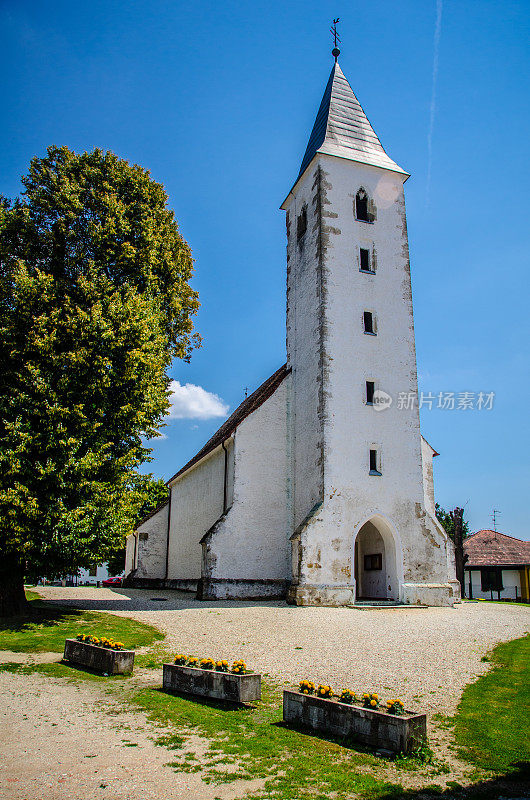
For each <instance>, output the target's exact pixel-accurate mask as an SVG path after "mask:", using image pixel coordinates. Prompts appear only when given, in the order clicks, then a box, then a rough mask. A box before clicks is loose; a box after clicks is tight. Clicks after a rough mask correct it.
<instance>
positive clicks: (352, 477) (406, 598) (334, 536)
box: [282, 51, 460, 605]
mask: <svg viewBox="0 0 530 800" xmlns="http://www.w3.org/2000/svg"><path fill="white" fill-rule="evenodd" d="M334 55H335V56H337V55H338V51H334ZM408 177H409V175H408V174H407V173H406V172H405V171H404V170H403V169H401V167H399V166H398V165H397V164H396V163H395V162H394V161H392V159H391V158H389V156H388V155H387V154H386V152H385V151H384V149H383V146H382V145H381V142H380V141H379V139H378V137H377V135H376V133H375V132H374V130H373V128H372V126H371V125H370V123H369V121H368V119H367V117H366V115H365V114H364V111H363V110H362V108H361V106H360V104H359V102H358V100H357V98H356V97H355V95H354V93H353V91H352V89H351V87H350V85H349V83H348V81H347V80H346V78H345V77H344V74H343V73H342V70H341V68H340V66H339V64H338V62H337V61H336V60H335V64H334V66H333V69H332V71H331V75H330V78H329V81H328V84H327V86H326V90H325V92H324V96H323V98H322V102H321V104H320V108H319V110H318V114H317V117H316V120H315V124H314V127H313V130H312V132H311V136H310V138H309V143H308V146H307V150H306V153H305V155H304V158H303V161H302V165H301V168H300V173H299V175H298V178H297V180H296V182H295V184H294V186H293V188H292V189H291V191H290V192H289V195H288V196H287V198H286V200H285V201H284V203H283V205H282V208H283V209H284V210H285V211H286V218H287V219H286V225H287V366H288V369H290V370H291V376H290V380H289V383H288V387H287V390H288V400H287V431H288V474H287V486H288V515H289V519H290V522H289V524H288V528H289V529H290V530H291V531H294V532H293V534H292V536H291V553H292V577H291V581H292V582H291V586H290V589H289V592H288V599H289V601H290V602H293V603H296V604H298V605H312V604H325V605H345V604H350V603H355V602H359V601H361V602H362V601H363V599H367V600H368V599H370V600H371V601H372V602H373V600H374V599H378V600H381V601H384V600H387V601H390V600H392V601H395V602H405V603H414V604H417V603H425V604H428V605H449V604H452V603H453V602H454V601H455V600H456V599H458V598H459V596H460V588H459V584H458V582H457V580H456V577H455V568H454V551H453V546H452V543H451V541H450V540H448V537H447V536H446V534H445V531H444V530H443V528H442V527H441V526H440V525H439V523H438V522H437V520H436V518H435V512H434V493H433V488H432V458H433V455H436V453H435V451H433V450H432V448H431V447H430V446H429V445H428V444H427V443H426V442H425V440H423V439H422V437H421V434H420V426H419V413H418V408H417V388H418V387H417V374H416V352H415V344H414V322H413V314H412V293H411V279H410V265H409V249H408V238H407V222H406V215H405V199H404V191H403V184H404V182H405V181H406V180H407V178H408ZM399 398H401V402H399ZM403 398H406V399H407V402H405V403H403ZM409 398H414V399H415V401H416V402H414V403H413V404H412V403H411V402H410V401H409ZM390 401H391V402H390ZM403 406H405V407H403Z"/></svg>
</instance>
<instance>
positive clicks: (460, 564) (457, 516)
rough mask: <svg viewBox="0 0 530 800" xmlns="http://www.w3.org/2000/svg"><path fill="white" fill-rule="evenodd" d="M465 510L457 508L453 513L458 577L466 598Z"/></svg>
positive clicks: (463, 595)
mask: <svg viewBox="0 0 530 800" xmlns="http://www.w3.org/2000/svg"><path fill="white" fill-rule="evenodd" d="M463 515H464V509H463V508H455V510H454V511H453V519H454V522H455V565H456V577H457V579H458V581H459V582H460V587H461V596H462V597H465V596H466V581H465V572H464V563H465V559H464V538H463V525H462V523H463V520H462V517H463Z"/></svg>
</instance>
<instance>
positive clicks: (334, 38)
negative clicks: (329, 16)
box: [329, 17, 340, 63]
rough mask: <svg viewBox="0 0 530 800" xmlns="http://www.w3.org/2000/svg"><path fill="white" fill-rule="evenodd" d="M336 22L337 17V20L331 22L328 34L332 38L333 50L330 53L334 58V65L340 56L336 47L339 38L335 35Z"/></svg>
mask: <svg viewBox="0 0 530 800" xmlns="http://www.w3.org/2000/svg"><path fill="white" fill-rule="evenodd" d="M338 21H339V18H338V17H337V19H334V20H333V25H332V26H331V28H330V29H329V32H330V33H331V35H332V36H333V43H334V45H335V46H334V48H333V50H332V51H331V55H332V56H333V57H334V58H335V63H337V59H338V57H339V56H340V50H339V48H338V47H337V44H340V36H339V34H338V33H337V23H338Z"/></svg>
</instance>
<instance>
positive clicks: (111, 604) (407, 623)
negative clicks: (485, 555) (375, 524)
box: [38, 587, 530, 714]
mask: <svg viewBox="0 0 530 800" xmlns="http://www.w3.org/2000/svg"><path fill="white" fill-rule="evenodd" d="M38 590H39V593H41V594H42V595H43V596H44V597H46V598H49V599H50V600H55V601H56V602H60V603H61V604H62V605H65V604H68V605H72V606H75V607H78V608H90V609H94V610H109V611H113V612H114V613H117V614H119V615H121V616H129V617H134V618H135V619H138V620H141V621H142V622H148V623H151V624H153V625H156V626H157V627H158V628H160V629H161V630H163V631H165V633H166V634H167V640H166V645H167V646H168V647H169V649H170V650H172V651H174V652H184V653H188V654H194V655H199V656H214V657H224V658H228V659H235V658H244V659H245V661H246V662H247V664H248V665H249V666H252V667H253V668H255V669H257V670H259V671H261V672H262V673H263V674H266V675H269V676H270V678H271V679H273V680H274V681H275V682H277V683H284V682H287V683H290V684H296V683H298V681H299V680H301V679H302V678H309V679H311V680H313V681H315V682H319V683H320V682H322V683H331V685H332V686H333V687H334V688H336V689H339V688H341V687H343V686H347V687H349V688H352V689H354V690H355V691H357V692H362V691H368V690H370V691H375V692H378V693H379V694H381V695H382V696H383V698H388V697H401V698H402V699H403V700H404V701H405V704H406V705H407V706H408V707H409V708H411V709H422V710H426V711H427V713H428V714H432V713H434V712H442V713H445V714H451V713H453V712H454V710H455V708H456V706H457V704H458V700H459V698H460V695H461V693H462V689H463V688H464V686H465V685H466V684H467V683H469V682H470V681H471V680H473V679H474V678H475V677H476V676H478V675H481V674H483V673H484V672H485V671H487V669H488V668H489V665H488V664H487V663H485V662H481V657H482V656H483V655H484V654H485V653H487V651H488V650H490V649H491V648H492V647H493V646H494V645H496V644H498V643H499V642H502V641H507V640H509V639H515V638H517V637H519V636H523V635H524V634H525V633H527V632H528V631H529V629H530V607H528V608H527V607H524V606H516V605H509V604H495V603H485V602H483V603H462V604H459V605H457V606H455V607H454V608H425V609H420V608H405V607H404V608H396V609H381V610H374V609H363V610H358V609H351V608H316V607H309V608H297V607H293V606H287V605H286V604H285V603H281V602H272V601H271V602H249V601H247V602H235V601H234V602H230V601H219V602H201V601H198V600H195V599H194V598H193V596H190V595H188V594H186V593H184V592H175V591H164V590H141V589H119V590H110V589H94V588H91V587H87V588H84V587H82V588H81V587H80V588H77V587H76V588H74V587H72V588H62V587H44V588H43V587H39V589H38ZM152 598H165V600H153V599H152Z"/></svg>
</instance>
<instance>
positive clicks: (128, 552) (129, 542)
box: [124, 533, 136, 575]
mask: <svg viewBox="0 0 530 800" xmlns="http://www.w3.org/2000/svg"><path fill="white" fill-rule="evenodd" d="M134 540H135V536H134V534H132V533H131V534H129V536H127V539H126V540H125V567H124V571H125V575H128V574H129V572H131V570H133V569H134V568H135V566H136V564H135V563H134Z"/></svg>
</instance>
